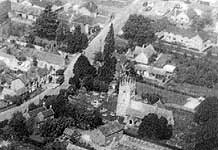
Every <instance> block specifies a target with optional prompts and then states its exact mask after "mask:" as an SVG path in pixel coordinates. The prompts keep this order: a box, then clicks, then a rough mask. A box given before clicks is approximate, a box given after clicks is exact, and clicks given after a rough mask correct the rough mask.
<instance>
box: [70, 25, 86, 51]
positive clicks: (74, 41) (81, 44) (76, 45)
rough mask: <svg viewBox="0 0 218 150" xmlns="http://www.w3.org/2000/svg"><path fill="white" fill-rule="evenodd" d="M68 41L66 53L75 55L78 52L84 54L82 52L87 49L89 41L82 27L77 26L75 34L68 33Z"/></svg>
mask: <svg viewBox="0 0 218 150" xmlns="http://www.w3.org/2000/svg"><path fill="white" fill-rule="evenodd" d="M66 41H67V51H66V52H68V53H72V54H74V53H77V52H82V50H84V49H85V48H87V47H88V41H89V40H88V37H87V36H86V34H84V33H81V27H80V26H76V28H75V30H74V32H73V34H72V33H70V32H68V35H67V37H66Z"/></svg>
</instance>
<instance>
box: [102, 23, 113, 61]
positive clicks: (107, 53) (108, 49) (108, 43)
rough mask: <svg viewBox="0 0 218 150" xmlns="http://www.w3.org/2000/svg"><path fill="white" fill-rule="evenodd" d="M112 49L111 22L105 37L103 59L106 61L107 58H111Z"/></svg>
mask: <svg viewBox="0 0 218 150" xmlns="http://www.w3.org/2000/svg"><path fill="white" fill-rule="evenodd" d="M114 51H115V40H114V28H113V24H111V26H110V30H109V32H108V34H107V36H106V38H105V44H104V52H103V58H104V61H107V59H110V58H112V55H113V53H114Z"/></svg>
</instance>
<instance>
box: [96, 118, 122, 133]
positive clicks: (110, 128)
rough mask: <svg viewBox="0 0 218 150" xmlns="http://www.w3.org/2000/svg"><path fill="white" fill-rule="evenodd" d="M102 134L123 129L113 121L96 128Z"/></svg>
mask: <svg viewBox="0 0 218 150" xmlns="http://www.w3.org/2000/svg"><path fill="white" fill-rule="evenodd" d="M98 129H99V130H100V131H101V132H102V134H103V135H104V136H106V137H107V136H110V135H112V134H114V133H117V132H120V131H122V130H123V129H124V126H123V125H122V124H120V123H119V122H118V121H113V122H110V123H108V124H105V125H103V126H100V127H99V128H98Z"/></svg>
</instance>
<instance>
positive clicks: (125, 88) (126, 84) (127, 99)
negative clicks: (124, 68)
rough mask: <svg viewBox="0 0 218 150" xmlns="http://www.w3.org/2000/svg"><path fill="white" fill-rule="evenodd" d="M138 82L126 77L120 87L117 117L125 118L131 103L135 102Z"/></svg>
mask: <svg viewBox="0 0 218 150" xmlns="http://www.w3.org/2000/svg"><path fill="white" fill-rule="evenodd" d="M135 89H136V81H135V79H132V78H131V77H124V78H123V79H122V80H121V82H120V85H119V94H118V100H117V109H116V115H117V116H125V115H126V110H127V108H128V107H129V106H130V104H131V101H132V100H135Z"/></svg>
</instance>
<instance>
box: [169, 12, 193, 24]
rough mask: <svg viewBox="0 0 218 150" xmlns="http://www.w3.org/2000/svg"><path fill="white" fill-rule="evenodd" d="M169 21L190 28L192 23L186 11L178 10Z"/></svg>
mask: <svg viewBox="0 0 218 150" xmlns="http://www.w3.org/2000/svg"><path fill="white" fill-rule="evenodd" d="M169 20H170V21H172V22H173V23H175V24H177V25H179V26H180V27H183V26H188V25H190V23H191V22H190V19H189V17H188V15H187V14H186V13H185V12H184V11H180V10H178V9H175V10H174V13H173V15H171V16H170V18H169Z"/></svg>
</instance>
